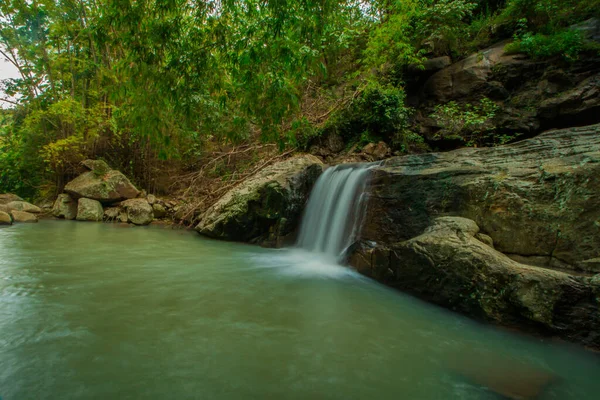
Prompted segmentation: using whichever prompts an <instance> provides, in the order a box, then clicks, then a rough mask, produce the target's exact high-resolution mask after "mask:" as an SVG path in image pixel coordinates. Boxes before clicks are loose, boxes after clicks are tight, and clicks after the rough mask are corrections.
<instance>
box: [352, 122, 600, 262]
mask: <svg viewBox="0 0 600 400" xmlns="http://www.w3.org/2000/svg"><path fill="white" fill-rule="evenodd" d="M371 176H372V177H371V180H370V181H369V186H368V188H367V191H368V193H369V195H370V199H369V203H368V209H367V212H366V216H365V225H364V227H363V230H362V238H363V240H365V241H372V242H375V243H379V244H390V243H396V242H399V241H403V240H408V239H411V238H413V237H415V236H417V235H420V234H421V233H422V232H423V231H424V230H425V229H426V228H427V227H428V226H430V225H431V224H432V221H433V220H434V219H435V218H437V217H440V216H446V215H451V216H462V217H465V218H469V219H472V220H474V221H475V222H476V223H477V225H478V226H480V227H481V230H482V233H484V234H486V235H488V236H490V237H491V239H492V240H493V244H494V247H495V248H496V249H497V250H499V251H501V252H503V253H506V254H512V255H520V256H524V257H533V256H535V257H546V258H547V259H549V260H553V261H552V263H551V264H553V265H562V266H563V267H565V268H570V269H572V270H578V271H589V272H600V263H598V262H593V260H596V259H598V258H600V196H598V193H600V125H592V126H588V127H582V128H574V129H564V130H554V131H549V132H546V133H543V134H541V135H540V136H538V137H536V138H533V139H528V140H524V141H521V142H518V143H514V144H511V145H506V146H499V147H494V148H477V149H475V148H468V149H460V150H455V151H451V152H446V153H430V154H421V155H410V156H405V157H395V158H391V159H388V160H386V161H385V162H384V163H383V164H382V165H381V166H380V167H376V168H374V169H372V170H371Z"/></svg>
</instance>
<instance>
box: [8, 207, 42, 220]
mask: <svg viewBox="0 0 600 400" xmlns="http://www.w3.org/2000/svg"><path fill="white" fill-rule="evenodd" d="M11 214H12V217H13V222H38V217H37V216H36V215H35V214H32V213H28V212H26V211H17V210H13V211H11Z"/></svg>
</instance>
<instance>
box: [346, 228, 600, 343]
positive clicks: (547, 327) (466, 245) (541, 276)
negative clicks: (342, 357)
mask: <svg viewBox="0 0 600 400" xmlns="http://www.w3.org/2000/svg"><path fill="white" fill-rule="evenodd" d="M478 232H479V227H478V226H477V224H476V223H475V221H472V220H469V219H466V218H461V217H440V218H436V219H434V220H433V221H432V224H431V226H429V227H428V228H426V229H425V231H424V232H423V233H422V234H420V235H418V236H417V237H414V238H412V239H409V240H406V241H403V242H400V243H394V244H391V245H389V246H387V247H381V248H379V250H378V251H380V252H383V253H384V254H386V257H374V255H375V254H376V251H375V249H377V248H378V247H379V246H376V247H375V248H371V250H370V254H369V252H368V251H367V252H365V250H364V249H365V248H364V247H359V248H357V249H356V250H355V252H357V253H359V254H354V255H353V256H352V257H351V258H354V259H358V258H359V256H360V257H361V258H362V259H363V260H367V263H370V264H371V270H384V269H389V270H390V271H391V272H392V275H390V276H388V277H387V279H388V281H387V283H388V284H390V285H392V286H394V287H396V288H399V289H401V290H403V291H407V292H410V293H413V294H415V295H417V296H418V297H421V298H423V299H425V300H428V301H431V302H433V303H436V304H439V305H442V306H445V307H448V308H451V309H453V310H456V311H459V312H462V313H464V314H467V315H470V316H473V317H475V318H478V319H483V320H486V321H490V322H494V323H498V324H501V325H506V326H511V327H520V328H525V329H529V330H533V331H536V332H539V333H543V334H548V335H557V336H560V337H562V338H564V339H567V340H571V341H575V342H579V343H583V344H585V345H588V346H591V347H594V348H600V335H598V334H597V332H599V330H600V309H599V307H598V303H597V302H596V301H595V299H594V290H595V287H594V286H593V284H592V278H590V277H585V276H576V275H571V274H567V273H564V272H560V271H553V270H550V269H544V268H537V267H530V266H526V265H522V264H519V263H517V262H515V261H513V260H511V259H510V258H508V257H507V256H506V255H504V254H502V253H500V252H498V251H496V250H494V249H492V248H491V247H489V246H487V245H485V244H484V243H482V242H480V241H479V240H477V239H476V238H475V237H474V236H475V235H476V234H477V233H478Z"/></svg>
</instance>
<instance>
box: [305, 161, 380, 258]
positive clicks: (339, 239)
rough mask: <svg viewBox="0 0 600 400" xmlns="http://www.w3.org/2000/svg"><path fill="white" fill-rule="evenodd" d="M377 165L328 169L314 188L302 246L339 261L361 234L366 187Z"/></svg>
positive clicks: (354, 165)
mask: <svg viewBox="0 0 600 400" xmlns="http://www.w3.org/2000/svg"><path fill="white" fill-rule="evenodd" d="M372 166H373V164H342V165H338V166H335V167H332V168H329V169H327V170H326V171H325V172H324V173H323V175H321V176H320V177H319V179H318V180H317V183H316V184H315V187H314V188H313V190H312V192H311V194H310V198H309V200H308V204H307V206H306V211H305V214H304V218H303V219H302V224H301V226H300V235H299V237H298V243H297V244H298V246H299V247H301V248H303V249H306V250H309V251H312V252H317V253H322V254H325V255H327V256H329V257H335V258H339V257H340V256H342V255H343V253H344V251H345V250H346V248H347V247H348V246H350V245H351V244H352V243H353V241H354V240H355V238H356V237H357V235H358V234H359V233H360V227H361V225H362V217H363V215H364V213H363V211H364V207H365V204H364V203H365V201H364V199H365V197H366V196H365V193H364V189H365V185H366V183H367V177H368V174H369V172H368V171H369V169H370V168H371V167H372Z"/></svg>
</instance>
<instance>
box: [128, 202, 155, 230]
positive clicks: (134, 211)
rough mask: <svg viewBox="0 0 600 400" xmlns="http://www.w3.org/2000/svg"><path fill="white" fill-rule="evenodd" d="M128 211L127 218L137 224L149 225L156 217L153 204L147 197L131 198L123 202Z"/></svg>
mask: <svg viewBox="0 0 600 400" xmlns="http://www.w3.org/2000/svg"><path fill="white" fill-rule="evenodd" d="M121 207H123V209H124V210H125V211H126V212H127V220H128V221H129V222H131V223H132V224H135V225H148V224H149V223H150V222H152V220H153V219H154V211H153V210H152V206H151V205H150V204H149V203H148V201H147V200H146V199H131V200H126V201H124V202H122V203H121Z"/></svg>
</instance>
